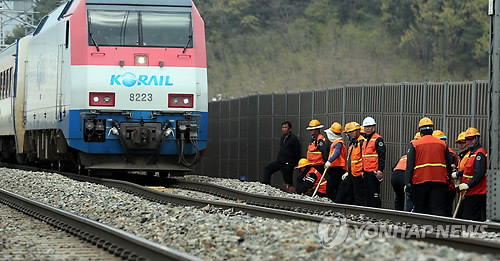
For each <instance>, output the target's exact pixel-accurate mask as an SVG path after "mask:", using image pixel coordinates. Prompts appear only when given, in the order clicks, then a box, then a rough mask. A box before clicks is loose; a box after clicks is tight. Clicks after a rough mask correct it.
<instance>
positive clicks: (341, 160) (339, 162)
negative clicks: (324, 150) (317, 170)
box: [328, 139, 347, 170]
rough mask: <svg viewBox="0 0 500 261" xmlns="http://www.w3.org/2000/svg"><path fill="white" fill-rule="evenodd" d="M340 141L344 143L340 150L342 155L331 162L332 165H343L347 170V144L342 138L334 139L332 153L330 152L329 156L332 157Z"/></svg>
mask: <svg viewBox="0 0 500 261" xmlns="http://www.w3.org/2000/svg"><path fill="white" fill-rule="evenodd" d="M338 143H341V144H342V149H341V150H340V155H339V156H338V157H337V158H336V159H335V160H334V161H333V162H332V163H331V165H330V167H342V168H343V169H344V170H347V166H346V164H345V151H346V149H345V145H344V141H343V140H342V139H337V140H335V141H333V143H332V146H330V154H328V158H330V157H331V156H332V155H333V153H334V152H335V146H337V144H338Z"/></svg>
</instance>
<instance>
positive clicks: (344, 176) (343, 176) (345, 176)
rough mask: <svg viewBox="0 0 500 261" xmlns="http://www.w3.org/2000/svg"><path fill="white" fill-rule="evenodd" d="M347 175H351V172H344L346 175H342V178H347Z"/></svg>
mask: <svg viewBox="0 0 500 261" xmlns="http://www.w3.org/2000/svg"><path fill="white" fill-rule="evenodd" d="M347 175H349V173H347V172H346V173H344V175H342V180H344V179H345V178H347Z"/></svg>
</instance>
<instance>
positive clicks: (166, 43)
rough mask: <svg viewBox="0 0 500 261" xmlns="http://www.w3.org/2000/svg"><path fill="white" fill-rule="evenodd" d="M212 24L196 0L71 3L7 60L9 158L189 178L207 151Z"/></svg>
mask: <svg viewBox="0 0 500 261" xmlns="http://www.w3.org/2000/svg"><path fill="white" fill-rule="evenodd" d="M204 30H205V29H204V22H203V20H202V18H201V16H200V14H199V12H198V11H197V9H196V7H195V5H194V4H193V3H192V1H191V0H70V1H67V2H66V3H65V4H64V5H61V6H60V7H58V8H57V9H55V10H54V11H52V12H51V13H50V14H48V15H47V16H45V17H44V18H43V19H42V20H41V21H40V23H39V25H38V26H37V28H36V30H35V31H34V32H33V33H32V34H31V35H29V36H26V37H24V38H21V39H20V40H18V41H17V42H16V43H15V44H13V45H11V46H10V47H8V48H6V49H5V50H4V51H2V52H1V53H0V81H1V83H0V86H1V90H0V122H1V124H0V152H1V153H0V158H1V159H2V160H4V161H17V162H19V163H21V164H29V163H50V164H51V165H52V166H56V167H57V168H64V167H68V166H70V167H72V168H73V167H74V168H77V169H78V170H79V171H82V170H89V171H109V170H114V171H116V170H120V171H133V170H144V171H149V172H156V171H160V173H172V172H182V173H185V172H189V171H191V170H192V166H193V165H194V164H195V163H196V162H197V161H198V160H199V158H200V156H201V155H202V154H203V152H204V151H205V149H206V140H207V114H208V97H207V96H208V90H207V88H208V87H207V63H206V49H205V31H204Z"/></svg>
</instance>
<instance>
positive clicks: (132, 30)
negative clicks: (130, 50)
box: [88, 10, 193, 48]
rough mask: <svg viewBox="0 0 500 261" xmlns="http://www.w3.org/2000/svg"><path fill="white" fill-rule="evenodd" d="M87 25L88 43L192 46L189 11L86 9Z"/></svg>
mask: <svg viewBox="0 0 500 261" xmlns="http://www.w3.org/2000/svg"><path fill="white" fill-rule="evenodd" d="M88 25H89V26H88V28H89V32H88V33H89V36H88V44H89V46H92V45H95V44H97V45H99V46H148V47H178V48H183V47H185V46H186V45H187V47H188V48H191V47H192V46H193V41H191V40H190V37H192V24H191V14H190V13H189V12H185V13H172V12H145V11H121V10H89V11H88ZM94 42H95V44H94Z"/></svg>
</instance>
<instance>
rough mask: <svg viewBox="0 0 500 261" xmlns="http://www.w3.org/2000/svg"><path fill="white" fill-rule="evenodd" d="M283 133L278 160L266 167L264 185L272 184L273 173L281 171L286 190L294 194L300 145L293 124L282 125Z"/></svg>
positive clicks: (287, 122)
mask: <svg viewBox="0 0 500 261" xmlns="http://www.w3.org/2000/svg"><path fill="white" fill-rule="evenodd" d="M281 132H283V136H282V137H281V140H280V151H279V153H278V159H277V160H276V161H273V162H271V163H269V164H268V165H267V166H266V167H265V169H264V180H263V182H262V183H264V184H270V183H271V176H272V175H273V173H275V172H276V171H278V170H281V174H282V175H283V180H284V181H285V189H286V190H287V191H288V192H290V193H293V192H295V188H294V187H293V169H294V167H295V166H296V165H297V162H298V161H299V159H300V143H299V139H298V138H297V136H296V135H295V134H293V133H292V124H291V123H290V122H289V121H285V122H283V123H282V124H281Z"/></svg>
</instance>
